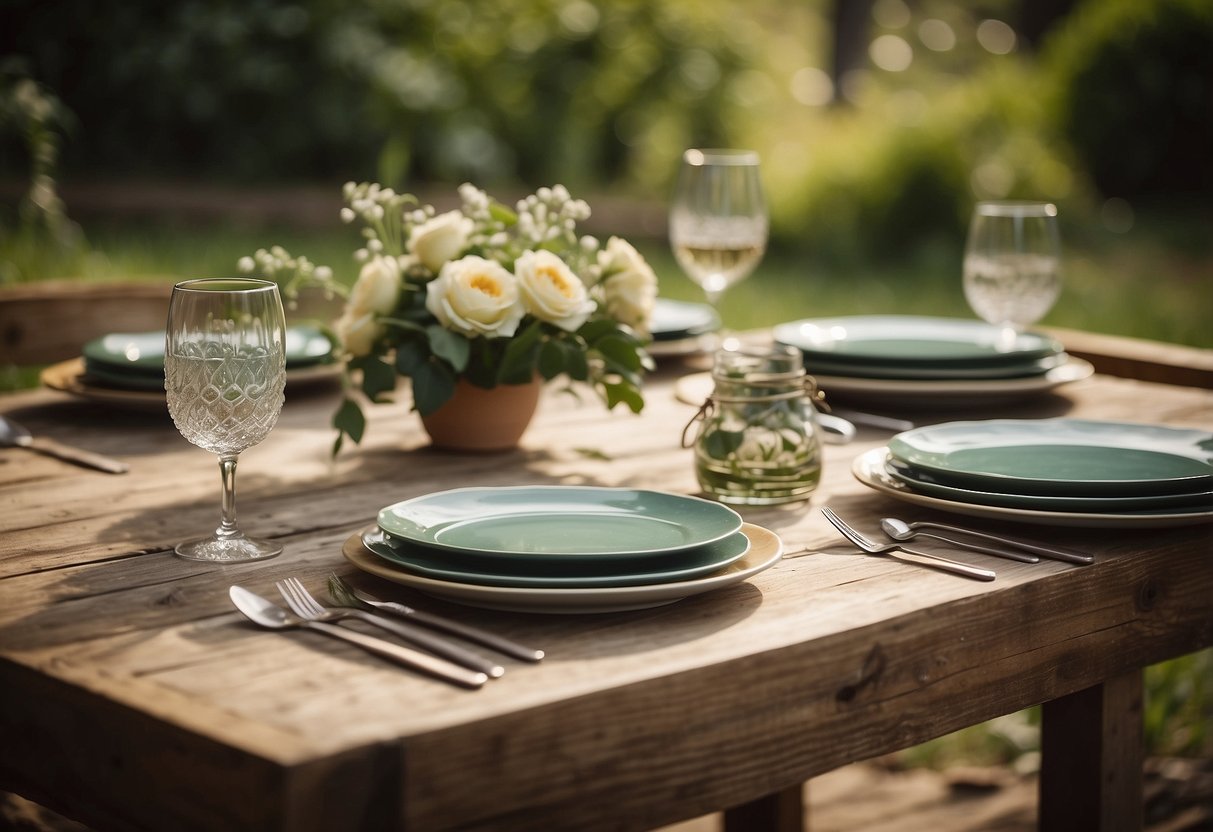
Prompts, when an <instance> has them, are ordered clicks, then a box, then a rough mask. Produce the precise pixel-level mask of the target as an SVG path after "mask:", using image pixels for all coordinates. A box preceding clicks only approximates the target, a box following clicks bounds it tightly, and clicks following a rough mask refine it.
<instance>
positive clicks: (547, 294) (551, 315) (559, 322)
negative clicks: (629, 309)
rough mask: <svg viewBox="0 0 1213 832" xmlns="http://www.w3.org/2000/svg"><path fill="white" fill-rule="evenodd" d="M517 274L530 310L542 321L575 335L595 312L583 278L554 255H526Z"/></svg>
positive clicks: (540, 253) (519, 286)
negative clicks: (578, 328) (574, 332)
mask: <svg viewBox="0 0 1213 832" xmlns="http://www.w3.org/2000/svg"><path fill="white" fill-rule="evenodd" d="M514 274H515V276H516V277H517V278H518V288H519V291H520V292H521V293H522V304H523V306H525V307H526V310H527V311H528V312H530V313H531V314H532V315H534V316H535V317H536V318H539V319H540V320H543V321H547V322H548V323H552V324H555V325H556V326H558V327H560V328H561V329H563V330H567V331H568V332H573V331H574V330H576V329H577V327H579V326H581V325H582V324H583V323H585V319H586V318H588V317H589V316H590V313H591V312H593V311H594V301H592V300H590V296H589V293H588V292H586V290H585V284H584V283H582V282H581V278H579V277H577V275H575V274H574V273H573V270H572V269H570V268H569V267H568V266H567V265H566V264H565V262H564V261H563V260H561V259H560V258H559V257H557V256H556V255H555V254H553V253H552V252H550V251H545V250H542V249H540V250H539V251H524V252H523V253H522V255H521V256H520V257H519V258H518V259H517V260H516V261H515V262H514Z"/></svg>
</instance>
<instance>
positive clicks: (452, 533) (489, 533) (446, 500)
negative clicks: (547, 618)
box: [344, 486, 782, 612]
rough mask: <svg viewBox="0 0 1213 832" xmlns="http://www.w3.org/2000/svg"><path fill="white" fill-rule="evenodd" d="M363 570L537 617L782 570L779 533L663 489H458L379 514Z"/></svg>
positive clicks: (364, 547)
mask: <svg viewBox="0 0 1213 832" xmlns="http://www.w3.org/2000/svg"><path fill="white" fill-rule="evenodd" d="M344 551H345V555H346V557H347V558H348V559H349V560H350V561H351V562H352V563H353V564H354V565H355V566H357V567H359V568H361V569H364V570H365V571H368V572H372V573H374V574H376V575H379V576H381V577H385V578H388V579H389V580H393V581H396V582H397V583H401V584H405V585H407V586H412V587H413V588H415V589H420V590H422V591H424V592H428V593H430V594H433V595H437V596H439V597H443V598H447V599H449V600H454V601H459V602H461V603H466V604H472V605H475V606H484V607H491V608H495V609H509V610H523V611H528V612H613V611H619V610H628V609H643V608H646V607H652V606H658V605H661V604H667V603H671V602H673V601H677V600H679V599H681V598H685V597H688V596H690V595H696V594H699V593H702V592H707V591H709V590H713V589H718V588H720V587H723V586H729V585H732V584H735V583H738V582H740V581H743V580H745V579H746V578H748V577H750V576H752V575H755V574H757V573H758V572H761V571H762V570H764V569H766V568H768V567H770V566H771V565H773V564H774V563H775V562H776V561H777V560H778V559H779V557H780V555H781V553H782V545H781V543H780V541H779V538H778V537H777V536H776V535H774V534H773V533H771V532H769V531H767V530H766V529H762V528H760V527H758V526H753V525H750V524H746V523H743V522H742V519H741V517H740V516H739V515H738V514H737V513H736V512H734V511H733V510H732V509H729V508H727V507H726V506H722V505H720V504H719V503H713V502H709V501H707V500H702V499H699V498H697V497H688V496H684V495H680V494H670V493H665V492H660V491H641V490H632V489H624V488H593V487H574V486H534V487H500V488H461V489H454V490H451V491H441V492H437V493H434V494H429V495H426V496H423V497H417V498H414V499H411V500H405V501H404V502H400V503H396V504H394V505H391V506H387V507H386V508H384V509H382V510H381V511H380V512H379V515H378V522H377V524H376V526H375V527H373V528H368V529H365V530H363V531H362V532H361V533H359V534H357V535H355V536H354V537H353V538H351V540H350V541H349V542H347V545H346V547H345V550H344Z"/></svg>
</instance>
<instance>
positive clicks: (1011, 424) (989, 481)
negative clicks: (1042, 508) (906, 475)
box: [889, 419, 1213, 497]
mask: <svg viewBox="0 0 1213 832" xmlns="http://www.w3.org/2000/svg"><path fill="white" fill-rule="evenodd" d="M889 451H890V453H891V454H892V455H893V457H894V458H895V459H896V460H898V461H899V462H901V463H904V464H905V465H907V466H909V467H910V468H911V469H914V470H917V471H921V472H926V473H929V474H930V475H931V477H932V478H933V479H934V480H935V481H937V482H938V483H941V484H943V485H950V486H955V487H958V488H966V489H974V490H977V491H988V492H997V493H1000V494H1037V495H1044V496H1076V497H1107V496H1113V497H1115V496H1120V497H1134V496H1136V497H1140V496H1146V495H1151V494H1181V493H1187V494H1195V493H1198V492H1203V491H1210V490H1213V464H1211V463H1213V433H1209V432H1207V431H1202V430H1190V429H1181V428H1169V427H1164V426H1161V425H1139V424H1130V423H1122V422H1096V421H1089V420H1084V419H1036V420H1016V419H996V420H989V421H976V422H947V423H944V424H940V425H930V426H928V427H922V428H915V429H914V430H911V431H906V432H905V433H901V434H898V435H897V436H895V437H893V439H892V440H891V441H890V442H889Z"/></svg>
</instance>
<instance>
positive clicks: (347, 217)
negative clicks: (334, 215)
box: [341, 208, 358, 224]
mask: <svg viewBox="0 0 1213 832" xmlns="http://www.w3.org/2000/svg"><path fill="white" fill-rule="evenodd" d="M357 216H358V215H357V214H355V213H354V209H353V208H342V209H341V221H342V222H344V223H346V224H348V223H351V222H353V221H354V220H355V219H356V218H357Z"/></svg>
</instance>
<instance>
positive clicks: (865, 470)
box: [851, 447, 1213, 529]
mask: <svg viewBox="0 0 1213 832" xmlns="http://www.w3.org/2000/svg"><path fill="white" fill-rule="evenodd" d="M888 457H889V449H888V448H886V447H880V448H873V449H872V450H870V451H866V452H865V453H862V454H860V455H859V456H857V457H855V460H854V462H852V463H851V473H852V474H853V475H854V476H855V479H857V480H859V482H860V483H862V484H863V485H866V486H867V487H868V488H871V489H874V490H875V491H878V492H880V493H881V494H884V495H886V496H888V497H893V498H895V499H898V500H902V501H903V502H907V503H912V504H914V505H918V506H922V507H924V508H933V509H938V510H939V511H949V512H952V513H954V514H963V515H967V516H970V517H985V518H987V519H990V520H1009V521H1014V522H1018V523H1034V524H1038V525H1043V526H1081V527H1088V528H1097V529H1152V528H1165V527H1171V526H1191V525H1194V524H1198V523H1213V508H1209V507H1206V508H1189V509H1178V508H1177V509H1157V508H1155V509H1131V510H1127V511H1069V510H1066V509H1048V510H1045V509H1040V508H1020V507H1016V506H992V505H983V504H980V503H969V502H964V501H963V500H951V499H947V498H945V497H936V496H933V495H931V494H920V493H919V492H918V491H916V490H915V489H914V487H913V486H911V485H908V484H906V483H904V482H902V481H901V480H899V479H897V478H896V477H894V476H892V475H891V474H890V473H889V470H888V467H887V465H886V462H887V461H888Z"/></svg>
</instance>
